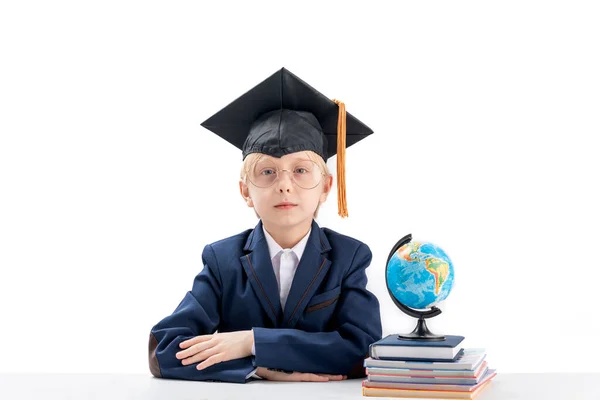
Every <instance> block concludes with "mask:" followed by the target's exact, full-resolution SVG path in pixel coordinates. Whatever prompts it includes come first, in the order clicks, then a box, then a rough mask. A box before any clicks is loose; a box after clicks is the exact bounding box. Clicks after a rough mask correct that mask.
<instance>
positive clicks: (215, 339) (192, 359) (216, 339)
mask: <svg viewBox="0 0 600 400" xmlns="http://www.w3.org/2000/svg"><path fill="white" fill-rule="evenodd" d="M253 344H254V332H252V330H249V331H238V332H225V333H215V334H213V335H200V336H196V337H194V338H191V339H188V340H185V341H183V342H181V343H180V344H179V347H180V348H182V349H185V350H183V351H180V352H178V353H177V354H176V355H175V356H176V357H177V359H179V360H181V363H182V364H183V365H190V364H193V363H196V362H200V361H202V362H200V364H198V365H197V366H196V369H198V370H201V369H204V368H207V367H210V366H211V365H213V364H217V363H220V362H224V361H229V360H235V359H236V358H244V357H248V356H251V355H252V345H253Z"/></svg>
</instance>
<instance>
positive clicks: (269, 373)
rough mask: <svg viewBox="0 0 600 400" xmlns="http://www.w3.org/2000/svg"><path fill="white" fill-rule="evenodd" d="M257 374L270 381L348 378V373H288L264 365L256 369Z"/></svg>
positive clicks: (336, 379) (337, 379)
mask: <svg viewBox="0 0 600 400" xmlns="http://www.w3.org/2000/svg"><path fill="white" fill-rule="evenodd" d="M256 375H258V376H260V377H261V378H264V379H267V380H270V381H286V382H328V381H342V380H344V379H347V377H346V375H328V374H310V373H306V372H292V373H291V374H288V373H286V372H281V371H275V370H272V369H267V368H263V367H259V368H258V369H257V370H256Z"/></svg>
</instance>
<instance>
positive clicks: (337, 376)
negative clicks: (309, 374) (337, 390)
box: [317, 374, 344, 381]
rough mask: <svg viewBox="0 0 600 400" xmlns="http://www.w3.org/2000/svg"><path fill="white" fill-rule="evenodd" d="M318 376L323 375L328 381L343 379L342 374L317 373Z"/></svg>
mask: <svg viewBox="0 0 600 400" xmlns="http://www.w3.org/2000/svg"><path fill="white" fill-rule="evenodd" d="M317 375H319V376H324V377H325V378H327V379H329V380H330V381H341V380H343V379H344V376H343V375H329V374H317Z"/></svg>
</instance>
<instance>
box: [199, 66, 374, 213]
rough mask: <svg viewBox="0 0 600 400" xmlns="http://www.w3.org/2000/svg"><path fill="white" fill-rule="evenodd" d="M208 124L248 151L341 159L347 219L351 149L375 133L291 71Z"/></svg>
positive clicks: (258, 87) (341, 201) (341, 199)
mask: <svg viewBox="0 0 600 400" xmlns="http://www.w3.org/2000/svg"><path fill="white" fill-rule="evenodd" d="M202 126H203V127H205V128H206V129H209V130H210V131H212V132H214V133H216V134H217V135H219V136H221V137H222V138H223V139H225V140H227V141H228V142H229V143H231V144H233V145H234V146H236V147H238V148H239V149H241V150H242V157H243V159H245V158H246V156H247V155H248V154H250V153H263V154H268V155H270V156H273V157H282V156H284V155H286V154H289V153H295V152H298V151H304V150H310V151H313V152H315V153H317V154H319V155H320V156H321V157H323V159H324V160H325V161H327V159H328V158H329V157H332V156H334V155H335V154H337V155H338V160H337V161H338V165H337V173H338V208H339V210H338V211H339V214H340V215H341V216H342V217H345V216H347V210H346V190H345V165H344V163H345V149H346V147H349V146H352V145H353V144H354V143H356V142H358V141H360V140H361V139H364V138H365V137H367V136H368V135H370V134H371V133H373V131H372V130H371V129H370V128H369V127H368V126H366V125H365V124H363V123H362V122H360V121H359V120H358V119H356V118H355V117H353V116H352V115H351V114H350V113H347V112H346V109H345V105H344V103H342V102H340V101H338V100H330V99H329V98H327V97H326V96H325V95H323V94H322V93H320V92H318V91H317V90H316V89H314V88H313V87H312V86H310V85H308V84H307V83H306V82H304V81H303V80H301V79H300V78H298V77H297V76H296V75H294V74H292V73H291V72H290V71H288V70H287V69H285V68H281V69H280V70H279V71H277V72H276V73H274V74H273V75H271V76H270V77H268V78H267V79H265V80H264V81H262V82H261V83H259V84H258V85H256V86H255V87H254V88H252V89H250V90H249V91H248V92H246V93H245V94H243V95H242V96H240V97H238V98H237V99H236V100H234V101H233V102H232V103H230V104H229V105H228V106H226V107H225V108H223V109H222V110H221V111H219V112H217V113H216V114H215V115H213V116H212V117H210V118H209V119H207V120H206V121H204V122H203V123H202Z"/></svg>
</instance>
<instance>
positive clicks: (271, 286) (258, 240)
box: [240, 221, 281, 327]
mask: <svg viewBox="0 0 600 400" xmlns="http://www.w3.org/2000/svg"><path fill="white" fill-rule="evenodd" d="M244 252H246V253H247V254H245V255H244V256H242V257H240V261H241V263H242V265H243V267H244V270H245V271H246V275H247V276H248V280H249V281H250V284H251V285H252V289H254V292H255V294H256V297H258V299H259V301H260V304H261V306H262V308H263V309H264V310H265V312H266V313H267V315H268V316H269V318H270V319H271V322H272V323H273V327H276V326H278V321H279V319H280V317H281V303H280V301H279V287H278V286H277V279H276V278H275V272H274V271H273V264H272V262H271V257H270V255H269V248H268V246H267V242H266V240H265V235H264V232H263V228H262V221H260V222H259V223H258V225H256V227H255V228H254V230H253V231H252V232H251V233H250V235H249V236H248V239H247V241H246V245H245V246H244Z"/></svg>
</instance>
